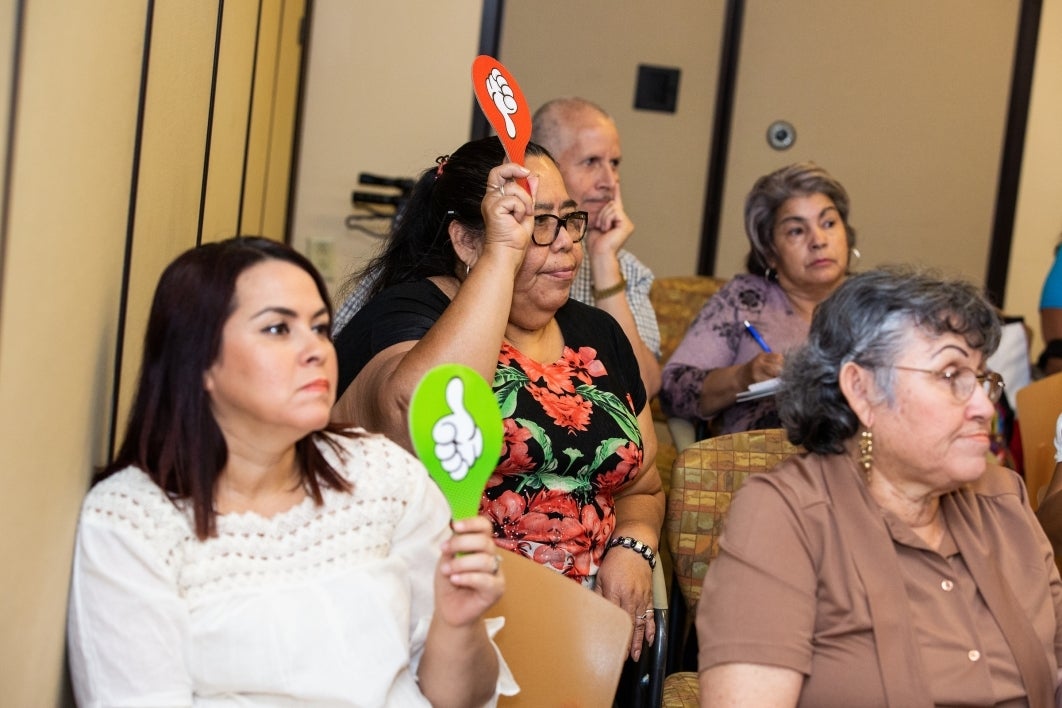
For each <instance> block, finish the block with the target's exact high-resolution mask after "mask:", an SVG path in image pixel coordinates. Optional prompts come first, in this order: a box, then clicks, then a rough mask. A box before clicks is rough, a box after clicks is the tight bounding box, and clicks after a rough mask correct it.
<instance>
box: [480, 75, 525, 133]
mask: <svg viewBox="0 0 1062 708" xmlns="http://www.w3.org/2000/svg"><path fill="white" fill-rule="evenodd" d="M487 93H489V94H490V97H491V98H492V99H494V107H495V108H497V109H498V113H501V115H502V118H504V119H505V132H506V133H507V134H508V135H509V138H515V137H516V124H515V123H513V119H512V118H510V117H509V116H511V115H512V114H514V113H516V111H517V109H519V106H518V105H517V103H516V96H515V95H513V88H512V86H510V85H509V82H508V81H507V80H506V79H505V77H504V76H502V73H501V72H500V71H498V69H496V68H495V69H493V70H491V72H490V76H488V77H487Z"/></svg>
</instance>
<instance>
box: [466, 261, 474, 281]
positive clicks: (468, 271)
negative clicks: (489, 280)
mask: <svg viewBox="0 0 1062 708" xmlns="http://www.w3.org/2000/svg"><path fill="white" fill-rule="evenodd" d="M471 271H472V266H471V265H469V264H468V263H465V280H468V274H469V273H470V272H471Z"/></svg>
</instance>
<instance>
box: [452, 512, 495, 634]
mask: <svg viewBox="0 0 1062 708" xmlns="http://www.w3.org/2000/svg"><path fill="white" fill-rule="evenodd" d="M452 527H453V531H454V535H453V536H452V537H450V539H448V540H447V541H445V542H444V543H443V546H442V557H440V558H439V564H438V566H437V567H436V572H435V614H436V615H437V617H438V618H439V619H441V620H443V621H444V622H446V623H447V624H449V625H451V626H455V627H461V626H468V625H471V624H473V623H475V622H477V621H479V619H480V618H481V617H482V616H483V613H484V612H486V611H487V610H488V609H490V607H491V606H492V605H494V603H495V602H497V601H498V599H499V598H501V596H502V593H503V592H504V591H505V576H504V575H503V574H502V570H501V559H502V556H501V555H500V552H499V551H498V549H497V547H496V546H495V545H494V540H493V538H492V536H491V531H492V526H491V523H490V521H488V520H487V519H485V518H483V517H481V516H476V517H473V518H470V519H460V520H457V521H454V522H453V524H452Z"/></svg>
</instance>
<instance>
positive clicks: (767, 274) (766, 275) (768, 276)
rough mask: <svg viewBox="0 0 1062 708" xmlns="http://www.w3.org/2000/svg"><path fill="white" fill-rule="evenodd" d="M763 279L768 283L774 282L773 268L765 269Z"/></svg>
mask: <svg viewBox="0 0 1062 708" xmlns="http://www.w3.org/2000/svg"><path fill="white" fill-rule="evenodd" d="M763 279H764V280H766V281H767V282H768V283H770V282H773V280H774V269H773V268H771V267H770V266H768V267H767V268H764V270H763Z"/></svg>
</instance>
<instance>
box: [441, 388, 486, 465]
mask: <svg viewBox="0 0 1062 708" xmlns="http://www.w3.org/2000/svg"><path fill="white" fill-rule="evenodd" d="M464 395H465V384H464V381H462V380H461V379H460V378H459V377H456V376H455V377H454V378H452V379H450V381H449V382H448V383H447V384H446V404H447V405H448V406H449V407H450V410H451V411H453V412H452V413H450V415H445V416H443V417H442V418H440V419H439V420H437V421H436V422H435V425H434V426H432V429H431V437H432V440H434V441H435V457H436V458H438V460H439V464H440V465H442V468H443V469H444V470H446V472H447V474H449V475H450V479H452V480H453V481H455V482H460V481H461V480H462V479H464V478H465V475H467V474H468V470H470V469H471V468H472V465H474V464H476V460H478V459H479V456H480V455H482V454H483V432H482V431H481V430H480V429H479V428H478V427H477V426H476V421H474V420H473V419H472V416H471V415H469V413H468V411H466V410H465V401H464Z"/></svg>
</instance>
